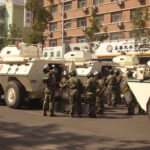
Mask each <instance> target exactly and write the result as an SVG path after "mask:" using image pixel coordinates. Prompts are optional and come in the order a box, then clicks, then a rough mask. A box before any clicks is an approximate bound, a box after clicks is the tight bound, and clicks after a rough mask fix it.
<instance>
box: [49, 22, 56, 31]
mask: <svg viewBox="0 0 150 150" xmlns="http://www.w3.org/2000/svg"><path fill="white" fill-rule="evenodd" d="M56 30H57V23H56V22H55V23H51V24H50V31H56Z"/></svg>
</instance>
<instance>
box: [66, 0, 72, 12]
mask: <svg viewBox="0 0 150 150" xmlns="http://www.w3.org/2000/svg"><path fill="white" fill-rule="evenodd" d="M71 5H72V2H71V1H70V2H66V3H64V11H69V10H71Z"/></svg>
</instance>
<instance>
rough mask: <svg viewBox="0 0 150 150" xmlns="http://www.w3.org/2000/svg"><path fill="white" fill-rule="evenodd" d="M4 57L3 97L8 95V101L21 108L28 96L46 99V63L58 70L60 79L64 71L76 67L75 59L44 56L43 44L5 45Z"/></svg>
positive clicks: (0, 65)
mask: <svg viewBox="0 0 150 150" xmlns="http://www.w3.org/2000/svg"><path fill="white" fill-rule="evenodd" d="M0 56H1V58H0V96H2V95H4V96H5V102H6V104H7V105H8V106H9V107H12V108H18V107H20V106H21V105H22V104H23V102H24V100H25V99H29V100H30V99H41V98H43V96H44V88H45V87H44V84H43V82H42V77H43V76H44V73H43V68H44V66H45V65H47V64H48V65H50V66H51V67H52V68H54V67H56V68H57V69H58V74H59V76H58V77H57V81H58V82H59V81H60V79H61V74H62V71H63V70H64V69H68V71H70V70H71V69H72V66H73V65H72V62H64V61H61V60H60V61H53V60H45V59H41V58H42V49H41V48H40V47H36V46H29V45H27V44H24V43H22V44H20V46H8V47H5V48H3V49H2V51H1V55H0Z"/></svg>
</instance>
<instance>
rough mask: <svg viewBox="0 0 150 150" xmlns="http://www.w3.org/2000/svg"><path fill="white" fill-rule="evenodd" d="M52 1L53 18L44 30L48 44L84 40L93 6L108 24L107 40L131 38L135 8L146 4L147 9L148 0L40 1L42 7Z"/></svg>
mask: <svg viewBox="0 0 150 150" xmlns="http://www.w3.org/2000/svg"><path fill="white" fill-rule="evenodd" d="M51 3H54V4H56V5H55V7H54V8H53V10H52V11H53V20H52V21H51V22H49V24H48V28H47V30H45V32H44V34H45V35H46V36H47V39H46V40H45V46H47V47H53V46H61V45H62V44H66V43H82V42H85V36H84V30H85V28H86V27H89V26H90V21H89V19H90V18H91V12H92V8H95V9H96V13H97V17H98V21H99V23H100V24H102V25H103V27H107V33H108V35H109V38H108V40H119V39H129V38H132V30H133V25H132V23H131V19H132V15H133V13H134V11H135V9H136V8H140V7H145V6H148V8H149V10H150V0H43V6H44V7H47V6H49V5H50V4H51ZM102 33H103V31H101V32H100V33H97V34H102Z"/></svg>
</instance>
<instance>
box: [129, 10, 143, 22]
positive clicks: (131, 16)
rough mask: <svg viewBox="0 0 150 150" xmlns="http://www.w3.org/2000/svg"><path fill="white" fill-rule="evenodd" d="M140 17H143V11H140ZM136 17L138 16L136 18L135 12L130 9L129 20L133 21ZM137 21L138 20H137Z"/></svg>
mask: <svg viewBox="0 0 150 150" xmlns="http://www.w3.org/2000/svg"><path fill="white" fill-rule="evenodd" d="M139 13H140V15H141V16H143V11H142V9H141V10H140V12H139ZM135 17H138V15H137V16H136V10H135V9H132V10H130V20H133V18H135ZM137 19H138V18H137Z"/></svg>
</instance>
